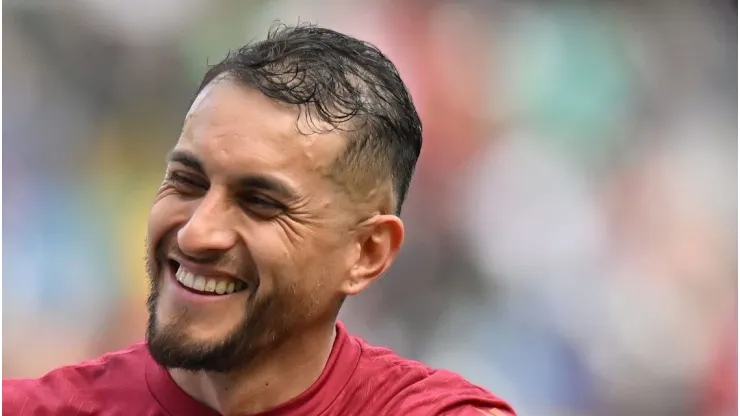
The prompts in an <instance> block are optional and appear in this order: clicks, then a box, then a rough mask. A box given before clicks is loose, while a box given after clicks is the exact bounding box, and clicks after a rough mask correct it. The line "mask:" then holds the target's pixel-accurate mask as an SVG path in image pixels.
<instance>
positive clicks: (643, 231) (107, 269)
mask: <svg viewBox="0 0 740 416" xmlns="http://www.w3.org/2000/svg"><path fill="white" fill-rule="evenodd" d="M276 19H280V20H282V21H284V22H286V23H297V22H298V21H311V22H316V23H319V24H321V25H324V26H328V27H331V28H335V29H337V30H340V31H344V32H346V33H349V34H352V35H355V36H357V37H359V38H361V39H364V40H368V41H370V42H372V43H374V44H376V45H377V46H379V47H380V48H381V50H383V51H385V52H386V53H387V55H388V56H389V57H390V58H391V60H393V61H394V62H395V63H396V65H397V66H398V68H399V70H400V72H401V75H402V77H403V78H404V80H405V81H406V83H407V85H408V86H409V88H410V90H411V93H412V96H413V98H414V101H415V103H416V105H417V108H418V110H419V112H420V114H421V118H422V121H423V123H424V129H425V130H424V132H425V136H424V149H423V151H422V157H421V160H420V163H419V165H418V168H417V175H416V177H415V180H414V182H413V184H412V188H411V192H410V195H409V199H408V202H407V204H406V206H405V208H404V212H403V218H404V221H405V223H406V226H407V240H406V244H405V246H404V248H403V250H402V253H401V255H400V257H399V259H398V261H397V263H396V264H395V266H394V267H393V268H392V270H391V271H390V272H389V273H388V275H387V276H385V277H384V278H383V279H381V280H380V281H379V282H378V283H377V284H376V285H375V286H373V287H372V288H371V289H370V290H369V291H368V292H367V293H363V294H361V295H360V296H358V297H356V298H353V299H351V300H349V301H348V302H346V303H345V309H344V310H343V312H342V319H343V321H344V322H345V323H346V325H347V326H348V327H349V329H350V330H351V331H352V332H354V333H356V334H359V335H362V336H364V337H365V338H366V339H367V340H368V341H370V342H372V343H375V344H380V345H385V346H389V347H391V348H393V349H394V350H396V351H397V352H398V353H400V354H402V355H406V356H409V357H410V358H413V359H418V360H422V361H424V362H426V363H428V364H430V365H432V366H436V367H444V368H448V369H451V370H454V371H457V372H459V373H461V374H463V375H464V376H466V377H468V378H469V379H471V380H472V381H474V382H476V383H478V384H480V385H481V386H484V387H486V388H488V389H490V390H492V391H493V392H495V393H496V394H498V395H500V396H502V397H504V398H505V399H507V400H508V401H510V402H511V403H512V405H513V406H514V407H515V408H516V409H517V411H518V412H519V413H520V414H521V415H533V416H534V415H536V416H548V415H553V416H554V415H573V416H579V415H583V416H586V415H605V416H606V415H671V416H730V415H737V414H738V413H737V407H736V405H737V391H738V390H737V388H738V387H737V355H736V352H737V328H738V323H737V275H738V270H737V225H738V224H737V218H738V217H737V208H738V207H737V189H738V188H737V170H736V169H737V159H736V155H737V150H738V149H737V143H738V141H737V119H736V114H737V78H736V74H737V38H736V37H735V36H736V31H737V5H736V2H731V1H706V0H704V1H702V0H694V1H689V0H686V1H668V0H650V1H643V0H628V1H599V2H595V1H594V2H584V1H555V0H552V1H544V0H542V1H532V0H521V1H503V0H488V1H487V0H468V1H443V0H408V1H391V0H375V1H360V0H320V1H304V0H287V1H286V0H279V1H267V0H262V1H257V0H254V1H239V0H218V1H216V0H157V1H143V0H128V1H114V0H69V1H64V2H50V1H23V0H15V1H6V2H4V3H3V35H4V42H3V49H4V51H3V58H4V65H3V87H4V94H3V101H4V110H5V111H4V113H3V123H2V127H3V132H2V133H3V145H4V150H5V152H4V153H5V157H4V159H3V162H4V163H3V165H4V167H3V184H2V186H3V200H4V201H3V202H4V204H3V205H4V207H3V208H4V210H3V223H4V228H3V237H4V239H3V242H4V243H5V244H4V247H3V260H4V262H3V289H4V290H3V292H4V296H3V312H4V313H3V369H2V370H3V377H5V378H9V377H30V376H39V375H41V374H43V373H44V372H46V371H48V370H49V369H51V368H53V367H55V366H58V365H62V364H67V363H72V362H75V361H78V360H82V359H86V358H90V357H93V356H96V355H98V354H100V353H102V352H105V351H110V350H114V349H117V348H121V347H123V346H125V345H127V344H129V343H132V342H135V341H138V340H141V339H142V336H143V332H144V327H145V323H146V310H145V306H144V300H145V298H146V291H147V281H146V276H145V273H144V267H143V255H144V238H145V235H146V221H147V216H148V212H149V206H150V203H151V201H152V198H153V195H154V192H155V191H156V188H157V186H158V185H159V183H160V181H161V178H162V175H163V168H164V160H165V155H166V152H167V150H168V149H169V148H171V147H172V146H173V145H174V143H175V141H176V139H177V136H178V133H179V129H180V126H181V122H182V117H183V115H184V113H185V111H186V110H187V107H188V105H189V100H190V99H191V98H192V95H193V93H194V92H195V89H196V87H197V84H198V82H199V80H200V77H201V76H202V74H203V73H204V71H205V69H206V67H207V64H209V63H211V64H212V63H214V62H216V61H218V60H220V59H221V58H222V57H223V56H224V55H225V53H226V52H227V51H228V50H229V49H233V48H237V47H239V46H241V45H242V44H244V43H245V42H247V41H249V40H251V39H255V38H260V37H264V35H265V34H266V32H267V28H268V27H269V26H270V24H271V23H272V22H273V21H274V20H276Z"/></svg>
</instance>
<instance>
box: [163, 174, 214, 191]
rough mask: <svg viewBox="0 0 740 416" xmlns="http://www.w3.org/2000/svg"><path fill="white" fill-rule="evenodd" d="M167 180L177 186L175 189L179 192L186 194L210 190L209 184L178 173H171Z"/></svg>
mask: <svg viewBox="0 0 740 416" xmlns="http://www.w3.org/2000/svg"><path fill="white" fill-rule="evenodd" d="M167 180H168V181H169V182H170V183H172V184H173V185H175V188H177V190H178V191H180V192H182V193H185V194H192V193H199V192H202V191H207V190H208V185H207V184H204V183H203V182H202V181H200V180H198V179H195V178H191V177H190V176H187V175H183V174H181V173H178V172H171V173H169V174H168V175H167Z"/></svg>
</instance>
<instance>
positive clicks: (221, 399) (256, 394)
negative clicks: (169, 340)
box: [169, 322, 336, 415]
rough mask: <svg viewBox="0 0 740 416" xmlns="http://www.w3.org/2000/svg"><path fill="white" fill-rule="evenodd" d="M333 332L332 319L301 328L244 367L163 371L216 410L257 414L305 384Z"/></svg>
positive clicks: (317, 370)
mask: <svg viewBox="0 0 740 416" xmlns="http://www.w3.org/2000/svg"><path fill="white" fill-rule="evenodd" d="M335 337H336V327H335V324H334V323H333V322H332V324H331V326H330V327H329V328H326V327H322V328H320V329H317V330H315V331H312V332H310V333H306V334H301V335H300V336H297V337H295V338H293V339H291V340H290V341H288V342H286V343H284V344H283V345H281V346H279V347H277V348H275V349H273V350H271V351H270V352H269V353H267V354H266V355H265V356H264V357H261V358H260V360H259V362H258V363H255V364H254V365H252V366H250V367H249V368H248V369H246V370H244V371H239V372H234V373H219V374H215V373H208V372H190V371H185V370H180V369H170V370H169V372H170V374H171V375H172V379H173V380H174V381H175V383H177V385H178V386H179V387H180V388H181V389H183V391H185V393H187V394H188V395H190V396H191V397H193V398H194V399H196V400H198V401H199V402H201V403H203V404H205V405H206V406H208V407H210V408H212V409H214V410H216V411H217V412H219V413H220V414H222V415H232V414H239V415H250V414H257V413H261V412H264V411H267V410H269V409H272V408H275V407H278V406H280V405H281V404H284V403H287V402H288V401H290V400H291V399H293V398H295V397H297V396H299V395H300V394H301V393H303V392H305V391H306V390H308V389H309V387H311V385H313V383H315V382H316V380H318V378H319V376H321V373H322V372H323V371H324V368H325V367H326V363H327V361H328V359H329V355H330V354H331V350H332V346H333V345H334V339H335Z"/></svg>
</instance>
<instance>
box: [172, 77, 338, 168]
mask: <svg viewBox="0 0 740 416" xmlns="http://www.w3.org/2000/svg"><path fill="white" fill-rule="evenodd" d="M302 124H303V125H302ZM310 131H311V130H310V129H309V128H308V125H305V121H304V120H303V117H301V118H299V109H298V108H297V107H296V106H288V105H284V104H282V103H278V102H275V101H273V100H271V99H269V98H267V97H266V96H264V95H263V94H262V93H261V92H259V91H258V90H256V89H253V88H250V87H246V86H243V85H240V84H237V83H236V82H235V81H233V80H230V79H229V78H226V77H218V78H216V79H215V80H214V81H213V82H211V83H210V84H209V85H207V86H206V87H205V88H204V89H203V91H201V93H200V94H199V95H198V97H197V98H196V99H195V101H194V102H193V105H192V106H191V107H190V110H189V111H188V113H187V115H186V117H185V123H184V125H183V131H182V135H181V136H180V139H179V141H178V143H177V146H176V149H182V150H187V151H189V152H191V153H193V154H194V155H195V156H196V157H198V158H199V159H201V161H202V162H203V164H204V165H206V169H207V170H215V171H218V172H220V173H232V172H233V173H247V172H256V171H259V172H263V173H275V174H280V175H283V176H287V177H289V178H290V179H292V180H294V181H299V182H300V181H305V179H307V178H310V177H311V176H312V174H319V173H322V172H325V171H326V170H327V169H328V167H329V166H330V165H331V164H332V163H333V162H334V160H335V159H336V157H337V156H338V155H339V153H340V152H341V150H342V148H343V147H344V145H345V140H344V139H343V138H342V137H341V136H340V134H339V133H338V132H327V133H311V134H307V132H310ZM307 175H308V176H307Z"/></svg>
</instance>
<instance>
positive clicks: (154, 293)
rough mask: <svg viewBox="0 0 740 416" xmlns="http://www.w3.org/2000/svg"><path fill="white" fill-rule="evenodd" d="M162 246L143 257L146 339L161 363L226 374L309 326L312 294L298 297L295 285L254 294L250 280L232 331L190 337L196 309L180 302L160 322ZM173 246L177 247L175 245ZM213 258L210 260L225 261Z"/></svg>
mask: <svg viewBox="0 0 740 416" xmlns="http://www.w3.org/2000/svg"><path fill="white" fill-rule="evenodd" d="M164 247H165V245H164V244H161V243H160V247H158V248H157V250H155V256H154V258H153V259H152V258H149V257H148V256H147V259H146V264H147V275H148V276H149V297H148V299H147V309H148V311H149V322H148V324H147V331H146V340H147V345H148V348H149V352H150V354H151V356H152V358H154V360H155V361H156V362H157V363H158V364H159V365H161V366H163V367H166V368H172V369H174V368H177V369H183V370H187V371H207V372H214V373H229V372H233V371H237V370H240V369H243V368H245V367H249V366H250V364H252V363H254V362H255V361H256V360H258V359H259V357H260V356H262V355H264V354H265V353H267V352H269V351H271V350H274V349H275V348H276V347H277V346H279V345H280V344H281V343H283V342H284V341H285V340H286V339H287V338H288V337H289V336H290V335H292V334H295V333H296V332H300V331H301V330H302V328H305V327H306V326H309V325H310V323H309V322H308V321H307V317H308V316H312V315H314V316H315V315H316V314H315V313H314V311H313V309H314V307H315V306H316V304H317V303H316V302H314V301H313V296H311V294H308V296H305V295H307V294H305V293H304V294H303V296H301V292H300V291H299V290H297V288H296V287H295V285H291V286H290V287H284V288H282V289H281V288H280V287H276V288H275V291H273V292H272V293H271V294H270V295H265V296H258V289H259V284H255V285H251V284H250V287H249V288H248V289H247V290H249V291H250V293H249V296H248V297H247V299H246V302H245V304H244V306H243V309H241V310H238V311H233V313H235V314H240V315H241V316H242V319H241V320H240V321H239V323H238V324H237V325H236V326H235V327H234V329H233V330H232V331H231V332H230V333H228V334H227V335H225V336H223V337H220V338H218V339H212V340H208V341H202V340H193V339H192V338H191V337H189V336H188V335H187V333H188V332H187V329H188V325H189V323H190V316H191V314H195V313H197V311H193V310H190V309H188V308H186V307H183V308H182V309H181V310H180V311H178V313H176V314H174V316H172V317H170V322H169V323H167V324H161V323H160V322H158V319H157V305H158V300H159V288H160V283H161V279H162V276H163V269H164V265H165V264H166V262H167V261H168V257H167V255H166V253H167V252H168V251H167V250H166V249H164ZM172 250H174V252H179V250H178V249H177V247H176V246H175V247H173V249H172ZM172 250H171V251H169V252H173V251H172ZM181 255H182V254H181ZM214 260H215V261H213V262H211V261H209V263H221V262H222V261H223V260H220V259H214ZM222 264H223V263H222ZM251 270H253V272H252V276H251V277H253V279H250V282H259V278H258V277H257V273H256V271H254V270H255V268H251Z"/></svg>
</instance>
